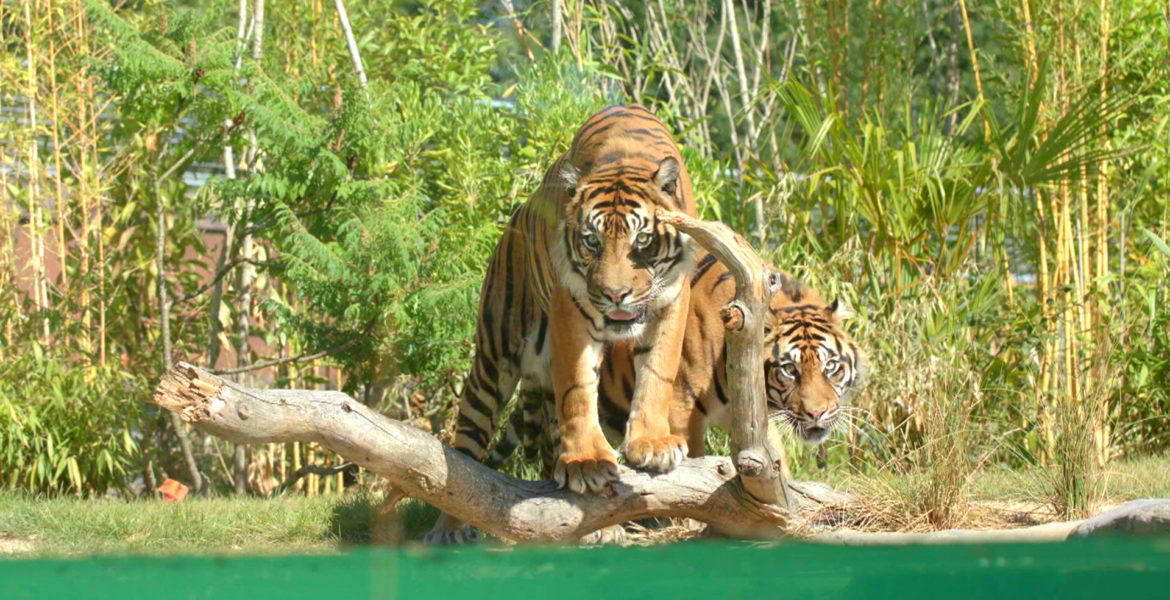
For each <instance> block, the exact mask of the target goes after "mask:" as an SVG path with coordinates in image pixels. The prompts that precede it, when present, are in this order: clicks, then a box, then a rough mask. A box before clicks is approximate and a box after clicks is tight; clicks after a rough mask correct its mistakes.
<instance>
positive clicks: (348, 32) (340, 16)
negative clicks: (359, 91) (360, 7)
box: [333, 0, 366, 89]
mask: <svg viewBox="0 0 1170 600" xmlns="http://www.w3.org/2000/svg"><path fill="white" fill-rule="evenodd" d="M333 5H334V6H335V7H336V8H337V20H338V21H340V22H341V30H342V31H343V32H345V46H346V48H348V49H349V60H350V62H352V63H353V70H354V72H355V73H357V77H358V82H360V83H361V85H362V88H363V89H364V88H365V87H366V71H365V69H363V68H362V57H361V55H360V54H358V47H357V41H356V40H354V39H353V30H352V29H350V27H349V15H348V14H346V12H345V3H344V2H342V0H333Z"/></svg>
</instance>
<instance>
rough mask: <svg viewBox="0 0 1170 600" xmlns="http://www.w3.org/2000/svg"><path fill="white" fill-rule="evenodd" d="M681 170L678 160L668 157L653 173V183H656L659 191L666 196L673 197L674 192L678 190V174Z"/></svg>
mask: <svg viewBox="0 0 1170 600" xmlns="http://www.w3.org/2000/svg"><path fill="white" fill-rule="evenodd" d="M681 170H682V165H680V164H678V159H676V158H675V157H673V156H668V157H666V158H664V159H662V162H660V163H658V170H657V171H655V172H654V183H657V184H658V187H659V189H661V190H662V191H663V192H666V195H668V196H673V195H674V191H675V190H676V189H678V173H679V171H681Z"/></svg>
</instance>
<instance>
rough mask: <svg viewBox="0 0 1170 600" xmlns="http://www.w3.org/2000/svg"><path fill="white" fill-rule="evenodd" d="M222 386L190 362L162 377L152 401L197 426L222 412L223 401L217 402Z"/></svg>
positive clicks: (217, 379) (183, 363)
mask: <svg viewBox="0 0 1170 600" xmlns="http://www.w3.org/2000/svg"><path fill="white" fill-rule="evenodd" d="M223 385H224V382H223V380H222V379H220V378H219V377H216V376H215V375H212V374H210V373H208V372H206V371H204V370H203V369H200V368H199V367H196V366H195V365H192V364H190V363H186V362H181V363H179V364H178V365H177V366H176V367H175V368H174V369H171V371H170V372H169V373H167V374H166V375H163V377H162V380H160V381H159V383H158V387H156V388H155V390H154V394H153V395H152V397H151V401H153V402H154V403H155V404H157V405H159V406H161V407H163V408H165V409H167V410H169V411H171V412H175V413H178V414H179V417H180V418H182V419H183V420H184V421H186V422H188V423H198V422H200V421H204V420H207V419H209V418H211V416H212V415H214V414H215V413H217V412H219V411H220V410H222V409H223V401H222V400H219V399H218V395H219V391H220V389H222V388H223Z"/></svg>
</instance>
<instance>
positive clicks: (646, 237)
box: [634, 232, 651, 246]
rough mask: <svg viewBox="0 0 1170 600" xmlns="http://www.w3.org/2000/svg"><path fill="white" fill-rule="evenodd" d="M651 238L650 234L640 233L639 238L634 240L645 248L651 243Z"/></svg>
mask: <svg viewBox="0 0 1170 600" xmlns="http://www.w3.org/2000/svg"><path fill="white" fill-rule="evenodd" d="M650 239H651V236H650V234H649V233H645V232H643V233H639V234H638V237H635V238H634V243H636V244H637V245H638V246H645V245H647V244H649V243H650Z"/></svg>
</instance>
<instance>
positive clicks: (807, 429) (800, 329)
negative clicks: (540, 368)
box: [489, 253, 863, 476]
mask: <svg viewBox="0 0 1170 600" xmlns="http://www.w3.org/2000/svg"><path fill="white" fill-rule="evenodd" d="M780 280H781V288H780V290H779V291H777V292H776V294H775V295H773V296H772V299H771V301H770V304H769V308H770V311H771V316H770V318H769V320H768V322H767V323H766V324H765V328H764V335H765V346H764V355H765V360H764V364H763V369H764V381H765V388H766V399H767V403H768V414H769V417H770V418H773V419H781V420H783V421H785V422H786V423H788V425H789V427H790V428H791V429H792V431H793V433H795V434H796V436H797V437H798V438H799V439H800V440H801V441H804V442H806V443H809V444H819V443H821V442H823V441H824V440H825V439H826V438H827V437H828V435H829V432H830V431H831V430H832V429H833V428H834V427H835V426H836V425H838V424H839V423H840V415H841V411H842V409H841V407H842V404H843V403H844V402H845V400H846V399H847V397H848V395H849V393H850V392H851V391H852V390H854V389H855V388H856V387H857V385H858V384H859V382H860V381H861V379H862V373H863V364H862V360H863V359H862V355H861V353H860V352H859V351H858V349H857V346H856V345H855V344H854V343H853V342H852V341H851V340H850V339H849V336H848V335H847V334H846V333H845V331H844V329H843V328H842V324H841V317H842V312H843V311H842V310H841V309H840V305H839V303H838V302H837V301H835V300H834V301H833V302H829V303H825V302H824V301H822V300H821V298H820V296H819V295H818V294H817V293H816V292H815V291H814V290H812V289H811V288H809V287H808V286H806V285H804V284H802V283H801V282H800V281H798V280H796V279H794V278H792V277H790V276H788V275H787V274H784V273H781V275H780ZM734 296H735V280H734V279H733V277H732V274H731V272H730V271H729V270H728V269H727V267H725V266H724V265H723V264H722V263H720V262H718V261H717V260H716V259H715V257H714V256H713V255H711V254H706V253H701V254H700V255H699V257H698V262H697V266H696V270H695V273H694V275H693V276H692V278H691V304H690V307H689V314H688V317H687V328H686V338H685V341H684V343H683V351H682V360H681V362H680V365H679V370H678V373H677V374H676V376H675V378H674V395H673V400H672V406H671V411H670V424H671V431H672V432H673V433H675V434H676V435H679V436H682V437H685V438H687V440H688V447H689V449H690V453H689V455H690V456H692V457H697V456H702V455H703V434H704V433H705V432H706V429H707V427H708V426H710V425H718V426H720V427H723V428H725V429H726V428H728V427H729V426H730V425H731V423H730V418H731V410H730V407H729V405H728V404H729V402H730V399H729V398H728V396H727V392H728V390H727V375H726V370H725V368H724V365H725V361H726V346H725V343H724V342H725V335H726V330H725V328H724V325H723V321H722V319H721V317H720V315H719V310H720V308H722V307H723V306H724V305H726V304H727V303H728V302H729V301H730V300H731V299H732V298H733V297H734ZM632 366H633V361H632V360H631V348H630V346H629V345H628V344H615V345H614V346H612V347H611V348H610V351H609V353H608V354H607V356H606V361H605V366H604V367H603V368H602V371H601V384H600V386H599V393H598V403H599V406H600V414H601V418H602V426H603V428H604V429H605V432H606V435H607V436H609V437H610V439H614V440H620V439H621V436H622V431H623V430H622V427H621V425H622V423H623V422H624V421H625V419H626V415H627V414H628V413H629V410H630V398H631V391H632V390H633V389H634V387H635V385H636V383H637V378H638V374H637V373H636V371H635V370H634V369H633V368H632ZM551 405H552V400H551V398H549V397H548V396H543V397H541V396H538V395H527V396H525V397H524V403H523V405H522V406H521V407H520V408H519V409H518V410H517V411H516V412H514V413H513V414H512V418H511V419H510V421H509V423H508V429H507V432H506V434H505V435H504V437H503V438H502V439H501V440H500V443H499V444H498V445H497V447H496V448H495V451H494V452H493V453H492V457H491V458H492V460H491V462H490V463H489V464H491V463H497V464H498V463H499V462H502V460H503V459H504V458H506V457H507V455H508V454H510V453H511V451H512V450H513V449H514V448H515V447H516V446H517V445H522V446H523V447H524V449H525V454H526V455H527V457H528V458H530V459H532V458H535V455H536V452H540V454H541V457H542V458H543V462H544V471H545V475H546V476H547V475H548V472H549V471H550V469H551V457H552V452H553V451H554V450H555V448H556V447H557V445H558V443H559V442H558V440H557V439H556V437H555V435H556V430H555V429H552V428H547V427H545V426H544V423H545V422H546V421H547V420H550V419H551V418H553V417H552V415H549V414H548V410H549V409H550V407H551Z"/></svg>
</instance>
